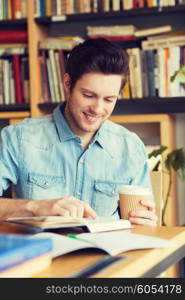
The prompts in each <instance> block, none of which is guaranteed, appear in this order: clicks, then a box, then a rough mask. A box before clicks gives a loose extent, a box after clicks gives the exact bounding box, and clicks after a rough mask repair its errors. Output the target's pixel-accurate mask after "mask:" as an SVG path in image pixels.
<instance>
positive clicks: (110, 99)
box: [105, 98, 114, 102]
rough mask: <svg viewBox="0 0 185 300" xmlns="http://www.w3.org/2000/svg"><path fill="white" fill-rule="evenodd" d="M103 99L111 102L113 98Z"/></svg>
mask: <svg viewBox="0 0 185 300" xmlns="http://www.w3.org/2000/svg"><path fill="white" fill-rule="evenodd" d="M105 101H106V102H113V101H114V99H112V98H106V99H105Z"/></svg>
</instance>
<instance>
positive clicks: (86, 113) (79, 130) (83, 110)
mask: <svg viewBox="0 0 185 300" xmlns="http://www.w3.org/2000/svg"><path fill="white" fill-rule="evenodd" d="M121 80H122V77H121V75H105V74H102V73H87V74H84V75H83V76H82V77H81V78H80V79H79V80H78V81H77V82H76V84H75V86H74V88H73V91H72V92H71V93H70V91H69V76H68V74H65V75H64V86H65V89H66V92H67V98H68V99H67V105H66V109H65V116H66V119H67V121H68V123H69V126H70V127H71V129H72V130H73V132H74V133H76V134H77V135H79V136H82V135H85V134H92V135H93V134H94V133H95V132H96V131H97V130H98V129H99V128H100V126H101V124H102V123H103V122H104V121H105V120H106V119H107V118H108V117H109V116H110V115H111V113H112V111H113V109H114V106H115V104H116V100H117V98H118V95H119V91H120V87H121Z"/></svg>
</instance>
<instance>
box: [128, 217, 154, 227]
mask: <svg viewBox="0 0 185 300" xmlns="http://www.w3.org/2000/svg"><path fill="white" fill-rule="evenodd" d="M129 220H130V222H131V223H132V224H135V225H146V226H156V221H154V220H149V219H143V218H132V217H131V218H129Z"/></svg>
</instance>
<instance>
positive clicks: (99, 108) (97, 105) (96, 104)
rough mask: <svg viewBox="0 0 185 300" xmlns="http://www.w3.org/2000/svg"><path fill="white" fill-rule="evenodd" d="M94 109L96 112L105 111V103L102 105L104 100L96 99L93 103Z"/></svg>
mask: <svg viewBox="0 0 185 300" xmlns="http://www.w3.org/2000/svg"><path fill="white" fill-rule="evenodd" d="M92 111H93V112H94V113H96V114H101V113H102V111H103V105H102V100H101V99H98V100H97V101H95V102H94V103H93V105H92Z"/></svg>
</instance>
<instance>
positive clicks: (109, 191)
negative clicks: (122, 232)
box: [92, 180, 129, 217]
mask: <svg viewBox="0 0 185 300" xmlns="http://www.w3.org/2000/svg"><path fill="white" fill-rule="evenodd" d="M128 182H129V180H125V181H124V182H111V181H101V180H96V181H95V182H94V193H93V198H92V208H93V209H94V210H95V211H96V212H97V214H98V215H99V216H104V217H111V216H112V215H114V214H115V213H116V212H117V209H118V200H119V193H118V189H119V187H120V186H121V185H124V184H128Z"/></svg>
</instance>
